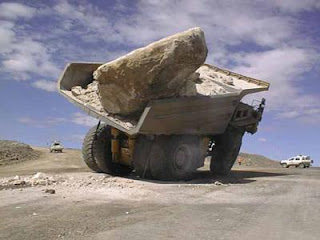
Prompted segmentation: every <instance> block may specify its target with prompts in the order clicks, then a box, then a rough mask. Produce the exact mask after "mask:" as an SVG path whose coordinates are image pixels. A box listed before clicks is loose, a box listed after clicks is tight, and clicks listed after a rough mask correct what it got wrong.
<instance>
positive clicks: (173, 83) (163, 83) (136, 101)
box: [93, 28, 208, 116]
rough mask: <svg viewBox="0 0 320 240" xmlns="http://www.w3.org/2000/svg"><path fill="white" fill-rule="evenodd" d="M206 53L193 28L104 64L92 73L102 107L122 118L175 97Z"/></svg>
mask: <svg viewBox="0 0 320 240" xmlns="http://www.w3.org/2000/svg"><path fill="white" fill-rule="evenodd" d="M207 52H208V50H207V46H206V42H205V37H204V33H203V31H202V30H201V29H200V28H192V29H189V30H187V31H184V32H181V33H178V34H175V35H172V36H169V37H167V38H164V39H161V40H159V41H157V42H154V43H152V44H150V45H148V46H146V47H143V48H139V49H137V50H134V51H132V52H130V53H129V54H127V55H125V56H123V57H120V58H118V59H116V60H114V61H112V62H109V63H106V64H103V65H102V66H100V67H99V68H98V69H97V70H96V71H95V72H94V74H93V75H94V79H95V80H96V81H98V90H99V97H100V101H101V104H102V107H103V108H104V109H105V110H106V111H107V112H109V113H111V114H119V115H123V116H125V115H130V114H133V113H136V112H141V111H143V109H144V108H145V106H146V104H147V103H148V102H149V101H150V100H152V99H161V98H168V97H174V96H178V95H179V91H180V90H181V88H182V87H183V86H184V85H185V84H186V81H187V79H188V77H189V76H190V75H191V74H193V73H194V72H195V71H196V70H197V69H198V68H199V67H200V66H201V65H202V64H203V63H204V61H205V59H206V57H207Z"/></svg>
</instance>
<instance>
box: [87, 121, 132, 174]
mask: <svg viewBox="0 0 320 240" xmlns="http://www.w3.org/2000/svg"><path fill="white" fill-rule="evenodd" d="M82 154H83V159H84V161H85V163H86V164H87V165H88V167H89V168H90V169H92V170H93V171H95V172H104V173H109V174H113V175H126V174H129V173H130V172H131V171H132V169H131V168H130V167H127V166H124V165H121V164H118V163H114V162H112V152H111V128H110V127H109V126H107V125H105V124H101V125H100V126H99V127H97V126H95V127H93V128H91V129H90V130H89V132H88V134H87V135H86V137H85V139H84V142H83V148H82Z"/></svg>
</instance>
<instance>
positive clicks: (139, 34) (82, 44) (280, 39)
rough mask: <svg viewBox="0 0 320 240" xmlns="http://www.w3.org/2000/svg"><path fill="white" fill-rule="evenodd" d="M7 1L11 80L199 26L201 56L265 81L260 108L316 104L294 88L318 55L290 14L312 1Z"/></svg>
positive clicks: (0, 45)
mask: <svg viewBox="0 0 320 240" xmlns="http://www.w3.org/2000/svg"><path fill="white" fill-rule="evenodd" d="M8 4H9V3H2V4H0V9H1V8H2V9H6V10H8V11H7V12H8V13H5V14H7V16H5V19H7V21H5V22H4V24H0V34H1V36H4V37H2V38H1V39H0V53H3V55H2V58H0V60H1V61H2V65H1V71H2V72H5V73H6V74H7V73H10V75H11V77H10V78H12V79H22V80H30V79H31V77H33V75H37V76H39V78H40V79H41V80H40V81H36V82H33V83H31V84H32V85H33V86H35V85H37V86H38V87H40V88H42V89H44V90H48V89H49V91H53V83H51V82H47V80H52V79H57V77H58V76H59V74H60V72H61V70H62V69H61V68H62V65H63V64H64V63H66V62H68V61H100V60H102V61H108V60H112V59H113V58H115V57H117V56H119V55H121V54H124V53H126V52H127V51H128V50H130V49H133V48H136V47H139V46H143V45H145V44H148V43H150V42H152V41H154V40H157V39H160V38H162V37H165V36H167V35H170V34H173V33H176V32H179V31H182V30H186V29H187V28H190V27H195V26H200V27H202V28H203V29H204V31H205V34H206V40H207V43H208V47H209V56H208V58H207V62H209V63H212V64H214V65H218V66H219V65H220V66H222V67H226V68H228V67H230V66H232V68H233V70H235V71H237V72H239V73H242V74H247V75H249V76H252V77H257V78H261V79H263V80H267V81H270V82H271V88H270V91H269V92H268V93H266V94H264V95H266V96H267V109H268V110H272V111H274V112H275V113H276V114H277V117H279V118H280V117H281V118H285V117H288V116H294V117H291V118H300V119H301V117H302V116H305V115H308V113H307V111H308V110H310V109H316V110H318V108H317V107H314V102H318V101H319V96H314V95H310V94H306V93H302V90H301V89H302V86H303V83H301V82H300V81H301V79H302V78H301V77H302V76H303V75H304V74H305V73H306V72H308V71H310V70H312V67H314V66H315V64H317V63H318V62H319V46H317V45H312V44H310V43H312V41H310V36H308V35H303V34H300V33H299V31H300V29H299V28H300V27H301V24H302V22H301V18H300V17H299V16H298V14H297V13H302V12H305V11H311V10H312V11H314V10H315V9H319V8H320V3H319V1H317V0H306V1H299V0H283V1H278V0H270V1H258V2H256V3H255V4H252V1H250V0H243V1H224V0H216V1H211V0H202V1H193V0H184V1H170V0H163V1H152V0H150V1H147V0H145V1H136V2H135V4H133V6H132V8H131V9H130V10H129V9H128V8H127V7H126V6H124V5H121V3H120V2H118V3H117V4H115V5H114V6H112V4H111V5H110V6H109V8H108V11H106V10H105V9H99V8H98V7H97V6H95V5H94V4H91V3H90V2H89V1H88V2H85V1H84V2H83V1H82V2H80V3H77V4H74V3H72V2H71V1H70V2H69V1H66V0H61V1H58V2H56V3H54V4H52V5H51V6H48V5H47V6H46V5H41V7H37V9H35V8H31V7H29V6H27V5H24V4H17V5H12V4H11V5H10V4H9V5H8ZM12 6H15V7H14V8H15V9H16V10H12V9H13V7H12ZM33 16H36V17H38V18H39V19H40V18H41V17H45V18H47V19H49V20H50V21H47V22H46V24H48V25H45V26H44V25H41V24H34V23H32V21H28V22H25V23H21V24H20V22H19V24H17V22H16V20H17V19H18V18H19V17H24V18H32V17H33ZM304 28H306V27H304ZM241 50H243V52H239V51H241ZM279 97H280V98H283V99H284V100H282V101H279ZM288 100H290V101H288ZM293 112H295V114H293ZM314 115H319V114H318V113H314ZM79 122H81V121H80V120H79ZM82 123H85V124H87V123H86V121H82Z"/></svg>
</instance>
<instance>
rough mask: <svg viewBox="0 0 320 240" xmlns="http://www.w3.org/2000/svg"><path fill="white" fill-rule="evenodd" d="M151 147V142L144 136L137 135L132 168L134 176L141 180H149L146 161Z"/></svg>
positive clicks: (147, 162) (147, 161) (149, 175)
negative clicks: (145, 178)
mask: <svg viewBox="0 0 320 240" xmlns="http://www.w3.org/2000/svg"><path fill="white" fill-rule="evenodd" d="M152 145H153V140H152V139H149V138H148V137H147V136H144V135H139V136H138V138H137V140H136V144H135V148H134V149H135V150H134V154H133V168H134V169H135V172H136V174H137V175H139V176H140V177H142V178H144V177H147V178H151V174H150V169H149V166H148V165H149V160H148V159H149V155H150V151H151V148H152Z"/></svg>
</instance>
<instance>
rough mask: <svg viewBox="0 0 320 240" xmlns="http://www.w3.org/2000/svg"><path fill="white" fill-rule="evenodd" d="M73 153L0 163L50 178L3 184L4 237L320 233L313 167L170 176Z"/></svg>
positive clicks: (0, 232)
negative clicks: (97, 167) (98, 166)
mask: <svg viewBox="0 0 320 240" xmlns="http://www.w3.org/2000/svg"><path fill="white" fill-rule="evenodd" d="M72 151H74V150H72ZM72 154H73V155H72ZM72 154H71V155H70V154H67V153H66V154H65V155H63V154H61V155H59V154H53V155H52V154H51V155H50V154H48V155H47V158H46V159H45V158H43V159H40V160H37V161H28V162H24V163H21V165H20V164H17V165H14V166H11V168H9V167H8V166H6V167H5V168H1V169H0V177H1V178H0V180H1V181H2V183H5V182H6V181H7V182H10V179H12V177H10V176H15V175H17V174H19V175H21V174H27V175H26V176H21V177H20V179H25V180H26V181H27V183H28V181H29V180H30V179H31V180H32V178H31V176H32V175H30V174H32V173H34V172H36V171H40V170H41V171H42V172H46V173H45V174H43V178H45V179H47V181H49V180H50V181H49V182H47V183H48V184H49V185H48V186H43V185H36V186H33V187H28V185H25V186H27V187H23V186H19V185H16V186H11V187H10V186H9V187H3V189H2V190H0V216H1V218H0V238H1V239H246V240H250V239H319V236H320V228H319V220H320V201H319V199H320V187H319V186H320V169H318V168H310V169H253V168H251V169H249V168H246V169H243V168H242V169H237V170H235V171H233V173H232V175H231V176H230V177H228V178H215V177H212V176H211V175H210V173H209V172H208V171H206V170H203V171H200V172H199V173H198V175H197V176H196V179H195V180H193V181H190V182H169V183H168V182H154V181H145V180H140V179H137V178H136V177H135V176H134V175H132V176H129V177H128V178H118V177H110V176H108V175H104V174H95V173H91V172H90V171H89V170H87V169H86V167H85V166H84V165H82V163H81V162H80V160H79V156H80V153H79V152H77V151H75V152H73V153H72ZM70 156H72V157H71V158H70ZM77 156H78V157H77ZM52 158H53V159H56V160H55V161H53V162H51V163H50V164H49V163H48V161H50V160H52ZM36 162H37V163H36ZM77 162H79V164H75V163H77ZM47 164H49V165H47ZM59 166H60V167H59ZM61 166H62V167H61ZM4 185H5V184H4ZM45 189H54V190H55V194H49V193H45V192H44V191H45Z"/></svg>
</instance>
